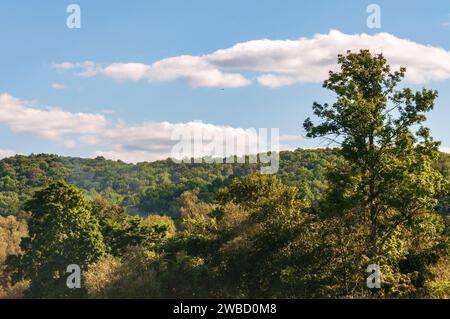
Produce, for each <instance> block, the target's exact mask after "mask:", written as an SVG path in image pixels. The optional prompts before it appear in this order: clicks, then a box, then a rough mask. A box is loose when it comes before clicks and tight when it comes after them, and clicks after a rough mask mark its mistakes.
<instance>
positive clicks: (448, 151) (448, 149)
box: [440, 146, 450, 153]
mask: <svg viewBox="0 0 450 319" xmlns="http://www.w3.org/2000/svg"><path fill="white" fill-rule="evenodd" d="M440 151H441V152H443V153H450V147H445V146H442V147H441V148H440Z"/></svg>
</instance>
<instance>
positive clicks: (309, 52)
mask: <svg viewBox="0 0 450 319" xmlns="http://www.w3.org/2000/svg"><path fill="white" fill-rule="evenodd" d="M360 49H369V50H371V51H372V52H373V53H383V54H384V55H385V56H386V58H387V59H388V61H389V63H390V64H391V65H392V66H393V67H394V68H400V67H402V66H405V67H407V68H408V72H407V77H406V80H407V81H409V82H411V83H415V84H421V83H425V82H428V81H442V80H447V79H449V78H450V52H449V51H446V50H444V49H442V48H439V47H433V46H430V45H424V44H420V43H417V42H414V41H410V40H407V39H402V38H399V37H396V36H394V35H391V34H389V33H378V34H375V35H367V34H364V33H363V34H344V33H342V32H340V31H337V30H331V31H330V32H329V33H328V34H316V35H314V36H313V37H311V38H300V39H296V40H269V39H262V40H253V41H247V42H242V43H237V44H235V45H234V46H232V47H230V48H225V49H220V50H217V51H215V52H212V53H210V54H206V55H201V56H191V55H181V56H176V57H171V58H166V59H162V60H160V61H156V62H154V63H152V64H144V63H114V64H110V65H108V66H105V67H102V66H100V65H98V64H95V63H93V62H90V61H88V62H82V63H71V62H65V63H61V64H57V65H55V67H56V68H58V69H65V70H67V69H79V70H80V71H79V72H78V73H77V74H78V75H82V76H87V77H92V76H105V77H109V78H114V79H117V80H133V81H139V80H147V81H151V82H152V81H171V80H177V79H185V80H187V81H188V83H189V84H190V85H192V86H194V87H243V86H247V85H249V84H251V80H249V79H248V78H246V77H245V76H244V75H243V74H242V73H243V72H255V73H256V74H257V76H256V80H257V82H258V83H259V84H261V85H263V86H268V87H272V88H276V87H281V86H286V85H292V84H296V83H319V82H322V81H323V80H324V79H325V78H326V77H327V74H328V71H329V70H330V69H335V68H336V57H337V55H338V54H341V53H345V52H346V51H347V50H352V51H358V50H360Z"/></svg>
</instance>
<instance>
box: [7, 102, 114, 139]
mask: <svg viewBox="0 0 450 319" xmlns="http://www.w3.org/2000/svg"><path fill="white" fill-rule="evenodd" d="M0 123H1V124H5V125H6V126H8V127H9V128H10V129H11V130H12V131H13V132H15V133H26V134H31V135H35V136H39V137H42V138H45V139H48V140H52V141H62V142H64V139H65V138H66V137H67V136H70V135H71V134H88V133H95V132H99V131H101V130H102V129H104V128H105V127H106V125H107V124H108V121H107V120H106V118H105V117H104V116H103V115H101V114H94V113H79V112H78V113H71V112H66V111H63V110H61V109H58V108H49V109H43V108H37V107H34V106H33V104H32V103H30V102H27V101H24V100H20V99H17V98H15V97H13V96H11V95H9V94H0ZM69 144H70V142H69Z"/></svg>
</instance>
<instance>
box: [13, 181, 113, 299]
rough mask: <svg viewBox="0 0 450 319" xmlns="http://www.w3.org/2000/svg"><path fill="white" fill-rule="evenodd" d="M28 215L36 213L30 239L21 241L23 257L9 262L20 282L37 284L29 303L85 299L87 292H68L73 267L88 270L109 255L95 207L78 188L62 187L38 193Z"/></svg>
mask: <svg viewBox="0 0 450 319" xmlns="http://www.w3.org/2000/svg"><path fill="white" fill-rule="evenodd" d="M25 209H26V210H27V211H30V212H31V218H30V219H29V220H28V230H29V237H26V238H23V239H22V241H21V248H22V251H23V254H21V255H13V256H10V257H9V259H8V261H7V263H8V265H9V269H11V270H13V271H14V279H15V281H19V280H23V279H28V280H31V284H30V288H29V289H28V290H27V291H26V297H33V298H34V297H38V298H40V297H70V296H80V295H82V293H83V289H68V288H67V286H66V279H67V276H68V274H67V273H66V270H67V266H69V265H71V264H77V265H79V266H80V268H81V270H82V271H83V270H86V269H87V265H88V264H90V263H92V262H94V261H95V260H97V259H98V258H99V257H100V256H102V255H103V254H104V253H105V244H104V243H103V236H102V233H101V232H100V227H99V222H98V219H97V218H96V217H95V216H93V215H92V212H91V210H92V207H91V204H90V202H89V201H87V200H86V199H85V198H84V197H83V195H82V194H81V192H80V191H79V190H78V189H76V188H75V187H73V186H71V185H69V184H67V183H65V182H63V181H58V182H56V183H54V184H51V185H49V186H47V187H45V188H43V189H41V190H39V191H37V192H36V193H35V195H34V196H33V198H32V199H31V200H30V201H29V202H27V204H26V206H25Z"/></svg>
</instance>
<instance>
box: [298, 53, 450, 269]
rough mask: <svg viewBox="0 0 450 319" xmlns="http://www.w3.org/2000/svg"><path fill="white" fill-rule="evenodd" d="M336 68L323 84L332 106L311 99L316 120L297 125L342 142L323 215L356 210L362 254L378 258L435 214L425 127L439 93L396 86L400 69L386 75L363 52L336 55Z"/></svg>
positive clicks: (440, 183) (438, 191)
mask: <svg viewBox="0 0 450 319" xmlns="http://www.w3.org/2000/svg"><path fill="white" fill-rule="evenodd" d="M338 63H339V65H340V70H339V71H337V72H333V71H330V76H329V79H328V80H326V81H325V82H324V85H323V86H324V88H327V89H329V90H331V91H333V92H334V93H335V94H336V99H337V100H336V102H335V103H333V104H332V105H329V104H319V103H317V102H315V103H314V105H313V110H314V114H315V115H316V116H317V117H319V118H320V119H321V120H322V122H321V123H319V124H318V125H315V124H313V122H312V121H311V119H310V118H308V119H306V121H305V122H304V124H303V126H304V128H305V130H306V132H307V136H308V137H311V138H316V137H323V138H325V139H327V140H329V141H330V142H331V143H337V144H339V145H340V152H341V154H342V155H343V157H344V159H345V163H344V165H342V166H340V167H336V166H335V167H334V169H333V170H331V172H330V174H329V177H328V178H329V182H330V186H331V187H330V191H329V194H328V197H327V205H326V206H327V207H326V208H324V210H326V211H328V212H333V213H338V214H339V213H340V214H342V213H344V212H346V211H347V212H348V211H349V210H354V211H356V212H357V213H358V214H357V215H358V217H357V218H359V220H360V221H361V223H364V225H366V226H367V230H368V241H367V250H366V251H367V255H368V256H369V257H370V258H371V259H372V261H378V260H379V257H380V256H381V255H383V254H386V253H387V252H386V249H387V248H386V249H384V248H385V246H388V245H387V243H388V242H389V241H390V240H391V239H392V237H393V236H394V235H395V234H396V232H398V231H400V230H399V229H400V228H401V227H402V226H405V225H408V226H411V227H413V225H414V222H413V221H414V219H415V218H416V217H417V216H419V215H420V214H424V213H426V212H433V211H434V210H435V208H436V205H437V203H438V199H439V197H440V196H442V194H443V191H444V190H445V188H446V181H445V180H444V179H443V177H442V175H441V174H440V173H439V172H437V171H436V170H435V169H433V168H432V162H433V161H434V160H436V159H437V158H438V154H439V152H438V147H439V145H440V143H439V142H436V141H434V140H433V138H432V137H431V135H430V130H429V129H428V128H426V127H425V126H424V121H425V120H426V116H425V113H427V112H428V111H430V110H432V109H433V107H434V101H435V99H436V98H437V96H438V93H437V92H436V91H431V90H426V89H422V90H421V91H418V92H413V91H412V90H411V89H409V88H403V89H399V88H398V86H399V84H400V82H401V80H402V79H403V78H404V76H405V72H406V69H405V68H401V69H400V70H399V71H395V72H392V71H391V68H390V66H389V65H388V64H387V61H386V59H385V58H384V57H383V55H381V54H380V55H372V54H371V53H370V52H369V51H368V50H361V51H360V52H359V53H352V52H350V51H349V52H347V54H346V55H339V57H338ZM416 230H417V231H420V228H416ZM391 244H392V242H391Z"/></svg>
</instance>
